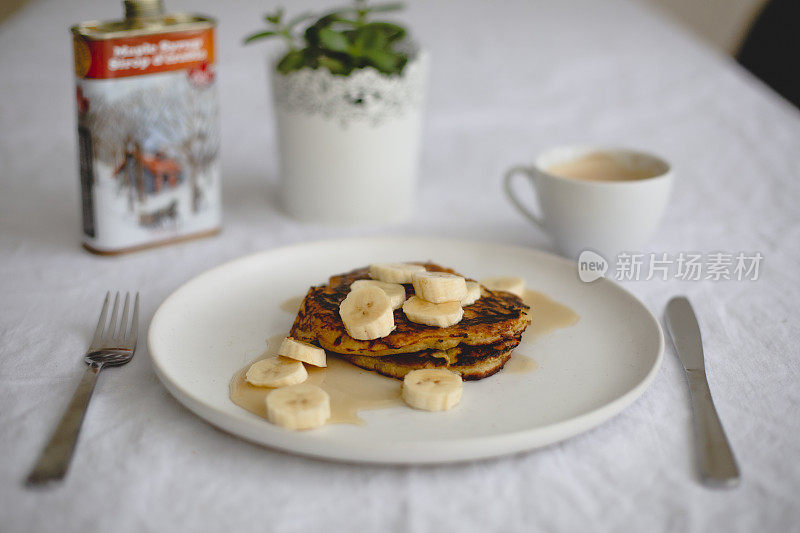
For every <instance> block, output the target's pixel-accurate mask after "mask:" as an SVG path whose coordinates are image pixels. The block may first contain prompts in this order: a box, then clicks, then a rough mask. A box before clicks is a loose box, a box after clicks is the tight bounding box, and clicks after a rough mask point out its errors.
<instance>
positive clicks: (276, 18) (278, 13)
mask: <svg viewBox="0 0 800 533" xmlns="http://www.w3.org/2000/svg"><path fill="white" fill-rule="evenodd" d="M281 19H283V8H282V7H279V8H278V9H276V10H275V12H274V13H272V14H269V13H268V14H266V15H264V20H266V21H267V22H271V23H272V24H280V22H281Z"/></svg>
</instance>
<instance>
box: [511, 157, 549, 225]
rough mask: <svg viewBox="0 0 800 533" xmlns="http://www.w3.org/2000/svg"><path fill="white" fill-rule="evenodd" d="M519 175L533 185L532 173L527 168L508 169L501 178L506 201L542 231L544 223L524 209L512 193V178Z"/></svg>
mask: <svg viewBox="0 0 800 533" xmlns="http://www.w3.org/2000/svg"><path fill="white" fill-rule="evenodd" d="M519 173H522V175H523V176H525V177H527V178H528V180H529V181H530V182H531V185H535V184H534V182H533V176H534V171H533V170H531V169H530V168H528V167H523V166H517V167H512V168H510V169H509V170H508V172H506V175H505V176H504V177H503V190H505V193H506V196H507V197H508V200H509V201H510V202H511V203H512V204H513V206H514V207H516V208H517V211H519V212H520V213H522V214H523V215H525V217H527V218H528V220H530V221H531V222H533V223H534V224H536V225H537V226H539V227H540V228H541V229H544V223H543V222H542V219H541V217H539V216H538V215H537V214H536V213H534V212H533V211H531V210H530V209H528V208H527V207H525V205H524V204H523V203H522V202H521V201H520V200H519V198H517V195H516V193H515V192H514V188H513V187H512V186H511V182H512V181H513V180H514V176H517V175H518V174H519ZM534 191H535V188H534Z"/></svg>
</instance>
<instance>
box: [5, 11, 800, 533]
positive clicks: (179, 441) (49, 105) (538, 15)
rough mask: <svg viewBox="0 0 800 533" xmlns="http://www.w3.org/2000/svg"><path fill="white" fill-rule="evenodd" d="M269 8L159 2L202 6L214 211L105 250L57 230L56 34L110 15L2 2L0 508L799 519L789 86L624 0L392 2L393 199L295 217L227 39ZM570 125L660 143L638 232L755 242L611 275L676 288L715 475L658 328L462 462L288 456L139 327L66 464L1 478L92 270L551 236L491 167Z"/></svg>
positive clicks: (733, 523)
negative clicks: (713, 438)
mask: <svg viewBox="0 0 800 533" xmlns="http://www.w3.org/2000/svg"><path fill="white" fill-rule="evenodd" d="M303 3H305V2H303ZM271 6H272V5H271V4H270V3H269V2H267V3H264V2H238V1H237V2H235V3H234V2H231V3H226V4H225V7H223V4H222V3H215V2H212V1H211V0H207V1H205V2H188V1H184V2H178V1H175V2H171V7H172V8H173V9H184V10H185V9H196V10H199V11H205V12H208V13H209V14H211V15H216V16H218V17H219V18H220V40H219V52H220V69H219V70H220V82H221V86H220V88H221V98H222V112H223V153H224V155H223V173H224V181H225V185H224V204H225V230H224V232H223V234H222V235H221V236H219V237H217V238H214V239H209V240H202V241H196V242H191V243H187V244H183V245H179V246H171V247H166V248H161V249H155V250H152V251H147V252H142V253H137V254H134V255H127V256H123V257H118V258H102V257H96V256H93V255H90V254H88V253H86V252H84V251H82V250H81V249H80V247H79V228H80V222H79V211H78V206H79V201H78V179H77V177H76V148H75V135H74V131H73V129H74V118H73V117H74V109H73V101H74V87H73V81H72V64H71V53H72V51H71V46H70V39H69V35H68V33H67V27H68V25H69V24H70V23H73V22H76V21H79V20H86V19H92V18H112V17H115V16H116V15H117V14H118V9H117V6H116V5H115V3H114V2H103V1H100V0H95V1H93V2H80V3H78V2H63V1H62V2H59V1H55V0H51V1H35V2H32V3H30V4H29V5H27V6H25V7H24V8H23V9H22V10H21V11H20V12H18V13H17V14H16V15H15V16H14V17H12V18H11V19H9V20H7V21H6V22H4V23H3V24H2V25H0V169H2V177H1V178H0V187H2V189H1V190H2V193H0V289H1V291H2V292H0V294H2V312H0V331H1V332H2V343H0V428H2V430H1V431H0V530H2V531H9V532H11V531H61V532H67V531H115V532H127V531H131V532H133V531H154V530H165V531H211V530H226V531H228V530H230V531H248V530H261V531H263V530H271V529H274V530H275V531H322V530H324V531H532V530H536V529H540V530H548V531H556V530H562V531H579V530H590V531H659V530H666V531H684V530H685V531H709V530H716V531H756V530H758V531H788V530H790V529H793V530H795V531H797V530H798V529H797V528H798V527H800V526H799V525H798V524H800V504H798V501H799V500H798V493H799V492H800V461H798V459H800V438H798V435H800V414H798V413H799V412H800V411H798V409H800V387H798V385H797V382H798V378H800V362H798V357H797V346H798V344H800V333H799V328H798V320H797V317H796V314H797V312H798V311H800V309H798V304H797V302H798V300H800V290H799V288H800V283H798V281H797V275H798V274H797V265H798V264H800V246H798V243H800V209H798V204H799V203H800V180H798V176H800V151H798V149H799V148H800V113H798V111H797V110H796V109H794V108H792V107H791V106H790V105H789V104H787V103H785V102H784V101H782V100H781V99H780V98H779V97H778V96H776V95H775V94H774V93H772V92H771V91H770V90H769V89H767V88H766V87H765V86H764V85H762V84H761V83H760V82H758V81H756V80H755V79H753V78H752V77H751V76H749V75H748V74H747V73H745V72H744V71H742V70H741V69H740V68H738V67H737V66H736V65H735V64H734V63H733V62H732V61H731V60H730V59H727V58H725V57H723V56H721V55H720V54H718V53H716V52H713V51H711V50H710V49H708V48H707V47H705V46H704V45H703V44H701V43H700V42H698V41H697V40H695V39H694V38H693V37H691V36H690V35H688V34H687V33H686V32H685V31H684V30H682V29H680V28H678V27H676V26H675V25H674V24H672V23H669V22H667V21H666V20H664V19H662V18H661V17H660V16H659V15H657V14H655V13H653V12H650V11H648V10H647V9H646V8H644V7H642V6H640V5H639V4H636V3H630V2H624V1H618V0H614V1H608V2H595V1H592V0H584V1H580V2H513V3H512V2H503V3H500V2H479V1H475V2H465V1H463V0H459V1H457V0H449V1H441V0H440V1H437V2H424V3H423V2H419V3H414V4H413V5H412V6H411V9H410V11H409V13H408V15H407V20H409V21H410V22H411V24H412V26H413V28H415V29H416V33H417V35H418V36H419V37H420V38H421V40H422V41H423V42H424V43H425V44H426V45H427V46H428V47H429V49H430V51H431V56H432V59H433V70H432V79H431V86H430V93H429V101H428V110H429V112H428V115H427V119H426V124H425V132H424V135H425V146H424V153H423V158H422V167H421V184H420V188H419V195H418V203H417V206H416V211H415V214H414V216H413V219H412V220H410V221H408V222H407V223H405V224H401V225H398V226H392V227H362V228H350V229H337V228H326V227H320V226H313V225H301V224H298V223H295V222H293V221H292V220H290V219H288V218H286V217H285V216H284V215H283V214H281V212H280V211H279V210H277V208H276V204H275V199H274V194H273V193H274V188H275V182H276V169H277V165H276V161H275V156H274V154H275V150H274V148H275V143H274V136H273V135H274V134H273V131H272V111H271V108H270V106H269V105H268V92H267V88H266V83H265V79H266V74H265V65H264V55H265V52H264V48H263V47H252V48H250V47H248V48H243V47H242V46H241V44H240V43H241V37H242V35H243V34H244V33H245V32H247V31H250V30H252V29H255V28H257V27H259V24H260V22H259V21H260V17H261V14H262V12H263V11H264V10H266V9H268V8H271ZM292 10H293V11H300V6H297V7H293V9H292ZM574 142H602V143H608V144H621V145H633V146H637V147H641V148H644V149H650V150H654V151H657V152H659V153H661V154H663V155H664V156H666V157H667V158H668V159H670V160H671V162H672V163H674V166H675V168H676V169H677V182H676V186H675V190H674V195H673V198H672V202H671V208H670V211H669V213H667V215H666V217H665V220H664V222H663V225H662V227H661V229H660V231H659V233H658V234H657V235H656V237H655V238H654V240H653V241H652V243H651V249H652V250H653V251H658V252H661V251H663V252H668V253H670V254H676V253H678V252H680V251H703V252H712V251H725V252H732V253H735V252H739V251H744V252H756V251H758V252H761V253H762V254H763V256H764V262H763V264H762V268H761V273H760V274H761V275H760V279H759V280H758V281H755V282H727V283H715V282H711V281H695V282H691V281H686V282H682V281H676V280H670V281H666V282H662V281H650V282H646V281H640V282H628V283H626V286H627V287H628V288H629V289H631V290H632V291H633V292H634V293H635V294H637V295H638V296H639V297H640V298H641V299H642V300H643V301H644V302H645V303H646V304H647V305H648V306H649V307H650V309H651V310H652V311H653V312H654V313H656V314H657V315H658V316H661V314H662V310H663V308H664V305H665V303H666V302H667V300H668V299H669V298H670V297H671V296H673V295H675V294H678V293H683V294H687V295H688V296H689V297H690V298H691V300H692V302H693V303H694V305H695V308H696V311H697V314H698V316H699V317H700V322H701V326H702V328H703V334H704V340H705V345H706V348H707V364H708V367H709V374H710V379H711V387H712V391H713V393H714V396H715V398H716V402H717V407H718V409H719V411H720V414H721V416H722V419H723V421H724V424H725V427H726V429H727V432H728V435H729V437H730V440H731V442H732V444H733V447H734V449H735V451H736V454H737V457H738V459H739V462H740V465H741V469H742V472H743V481H742V484H741V486H740V487H739V488H738V489H735V490H729V491H720V490H709V489H706V488H704V487H703V486H701V485H700V484H699V483H698V481H697V476H696V473H695V468H694V462H693V453H692V433H691V425H690V424H691V416H690V410H689V404H688V392H687V387H686V384H685V380H684V377H683V375H682V371H681V368H680V366H679V364H678V361H677V359H676V358H675V355H674V351H673V349H672V348H671V347H669V346H668V349H667V353H666V354H665V361H664V365H663V367H662V369H661V371H660V372H659V374H658V376H657V377H656V379H655V382H654V383H653V385H652V386H651V387H650V389H649V390H648V391H647V392H646V393H645V394H644V396H643V397H642V398H641V399H639V400H638V401H637V402H636V403H635V404H634V405H633V406H632V407H630V408H629V409H627V410H626V411H625V412H624V413H622V414H621V415H619V416H617V417H616V418H614V419H613V420H612V421H610V422H609V423H606V424H604V425H603V426H601V427H599V428H598V429H596V430H594V431H591V432H589V433H587V434H584V435H582V436H580V437H577V438H574V439H571V440H569V441H567V442H564V443H561V444H558V445H555V446H551V447H549V448H547V449H544V450H541V451H538V452H534V453H527V454H522V455H517V456H513V457H506V458H502V459H497V460H490V461H482V462H476V463H473V464H459V465H451V466H434V467H407V468H397V467H385V468H384V467H377V466H375V467H369V466H353V465H344V464H336V463H331V462H324V461H317V460H310V459H305V458H302V457H294V456H291V455H287V454H284V453H279V452H275V451H272V450H269V449H265V448H260V447H257V446H254V445H251V444H248V443H246V442H243V441H241V440H238V439H236V438H233V437H231V436H229V435H227V434H224V433H222V432H220V431H217V430H216V429H214V428H213V427H211V426H209V425H208V424H206V423H205V422H203V421H202V420H200V419H199V418H196V417H195V416H193V415H192V414H191V413H190V412H189V411H187V410H186V409H184V408H183V407H182V406H181V405H180V404H178V403H177V402H176V401H175V400H173V399H172V397H170V396H169V395H168V394H167V392H166V390H165V389H164V388H163V387H162V386H161V385H160V383H159V382H158V380H157V379H156V377H155V375H154V373H153V369H152V366H151V363H150V360H149V356H148V353H147V349H146V347H145V343H144V342H142V343H141V348H140V350H139V353H138V354H137V356H136V358H135V359H134V360H133V362H132V363H131V364H130V365H128V366H126V367H124V368H122V369H115V370H111V371H109V372H107V373H106V374H104V375H102V376H101V379H100V382H99V385H98V388H97V390H96V393H95V398H94V401H93V403H92V406H91V410H90V412H89V415H88V418H87V420H86V422H85V425H84V429H83V434H82V436H81V442H80V445H79V448H78V451H77V454H76V456H75V459H74V461H73V464H72V469H71V472H70V475H69V478H68V479H67V481H66V483H65V484H64V485H63V486H61V487H59V488H56V489H54V490H48V491H29V490H25V489H23V488H22V486H21V481H22V479H23V478H24V476H25V474H26V472H27V470H28V469H29V467H30V466H31V465H32V462H33V461H34V459H35V456H36V455H37V453H38V452H39V450H40V448H41V446H42V445H43V443H44V442H45V440H46V438H47V437H48V436H49V434H50V432H51V430H52V429H53V427H54V425H55V423H56V421H57V419H58V417H59V416H60V415H61V412H62V409H63V407H64V405H65V403H66V401H67V400H68V398H69V397H70V395H71V394H72V391H73V389H74V387H75V385H76V383H77V380H78V379H79V376H80V374H81V372H82V371H83V363H82V362H81V360H80V354H81V353H82V350H84V349H85V347H86V345H87V339H88V338H89V336H90V335H91V332H92V331H93V327H94V326H93V323H94V321H95V319H96V315H97V311H98V306H99V302H100V299H101V297H102V294H103V293H104V292H105V291H106V290H107V289H109V288H112V289H121V290H136V289H138V290H140V291H142V294H143V309H142V311H143V317H144V319H145V323H146V322H147V321H149V319H150V317H151V316H152V313H153V312H154V310H155V308H156V307H157V305H158V304H159V303H160V302H161V301H162V300H163V299H164V298H165V297H166V296H167V295H168V294H169V293H170V292H171V291H173V290H174V289H175V288H176V287H178V286H179V285H180V284H181V283H183V282H184V281H186V280H187V279H189V278H191V277H192V276H194V275H196V274H198V273H199V272H201V271H203V270H205V269H207V268H209V267H212V266H214V265H217V264H219V263H221V262H223V261H226V260H228V259H231V258H235V257H237V256H240V255H243V254H247V253H250V252H254V251H259V250H264V249H268V248H273V247H276V246H280V245H283V244H286V243H294V242H300V241H306V240H311V239H320V238H334V237H339V236H353V235H380V234H400V233H403V234H420V235H436V236H454V237H460V238H474V239H479V240H497V241H502V242H507V243H514V244H519V245H523V246H534V247H539V248H543V249H550V245H549V244H548V243H547V241H546V239H545V238H544V237H543V236H541V235H540V234H539V233H537V232H536V231H535V230H534V229H533V228H532V227H529V226H528V225H527V224H526V223H525V222H524V221H523V220H522V219H521V217H520V216H518V215H517V214H516V213H514V212H512V210H511V209H510V208H509V207H508V205H507V204H506V202H505V200H504V199H503V197H502V196H501V192H500V187H499V178H500V175H501V173H502V171H503V170H504V169H505V168H506V167H508V166H509V165H511V164H512V163H516V162H525V161H529V160H530V159H531V158H532V157H533V155H534V154H535V153H536V152H538V151H539V150H542V149H544V148H546V147H548V146H551V145H553V144H563V143H574ZM145 325H146V324H145ZM142 334H144V325H143V328H142Z"/></svg>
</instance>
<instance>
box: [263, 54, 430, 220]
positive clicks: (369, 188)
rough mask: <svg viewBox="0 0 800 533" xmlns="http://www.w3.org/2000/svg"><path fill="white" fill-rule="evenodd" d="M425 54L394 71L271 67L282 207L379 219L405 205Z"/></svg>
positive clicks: (410, 190) (314, 214)
mask: <svg viewBox="0 0 800 533" xmlns="http://www.w3.org/2000/svg"><path fill="white" fill-rule="evenodd" d="M427 63H428V60H427V57H426V55H425V54H424V53H419V54H417V55H416V57H415V58H413V59H412V60H410V61H409V63H408V64H407V65H406V67H405V69H404V70H403V74H402V75H401V76H386V75H383V74H380V73H379V72H377V71H376V70H374V69H372V68H367V69H361V70H357V71H354V72H353V73H352V74H351V75H350V76H348V77H343V76H333V75H332V74H330V73H329V72H328V71H327V70H325V69H318V70H311V69H304V70H301V71H298V72H293V73H291V74H288V75H282V74H279V73H277V72H276V71H275V70H274V69H273V70H272V81H273V97H274V102H275V112H276V117H277V137H278V150H279V157H280V194H281V200H282V202H283V205H284V208H285V209H286V211H287V212H288V213H289V214H290V215H291V216H293V217H294V218H296V219H298V220H302V221H307V222H321V223H334V224H358V223H386V222H395V221H399V220H401V219H403V218H404V217H405V216H406V215H407V214H408V213H409V212H410V210H411V207H412V202H413V197H414V189H415V185H416V180H417V167H418V159H419V150H420V128H421V118H422V108H423V97H424V89H425V82H426V78H427Z"/></svg>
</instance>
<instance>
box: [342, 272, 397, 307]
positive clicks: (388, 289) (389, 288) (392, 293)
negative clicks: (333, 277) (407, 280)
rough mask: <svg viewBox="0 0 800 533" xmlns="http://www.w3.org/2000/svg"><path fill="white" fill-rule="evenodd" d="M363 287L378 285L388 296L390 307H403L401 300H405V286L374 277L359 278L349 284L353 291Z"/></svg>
mask: <svg viewBox="0 0 800 533" xmlns="http://www.w3.org/2000/svg"><path fill="white" fill-rule="evenodd" d="M363 287H378V288H379V289H381V290H382V291H383V292H385V293H386V296H388V297H389V303H390V304H391V306H392V309H400V308H401V307H403V302H405V301H406V288H405V287H403V286H402V285H400V284H399V283H388V282H386V281H378V280H375V279H359V280H356V281H354V282H353V283H352V284H351V285H350V290H351V291H354V290H356V289H361V288H363Z"/></svg>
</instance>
